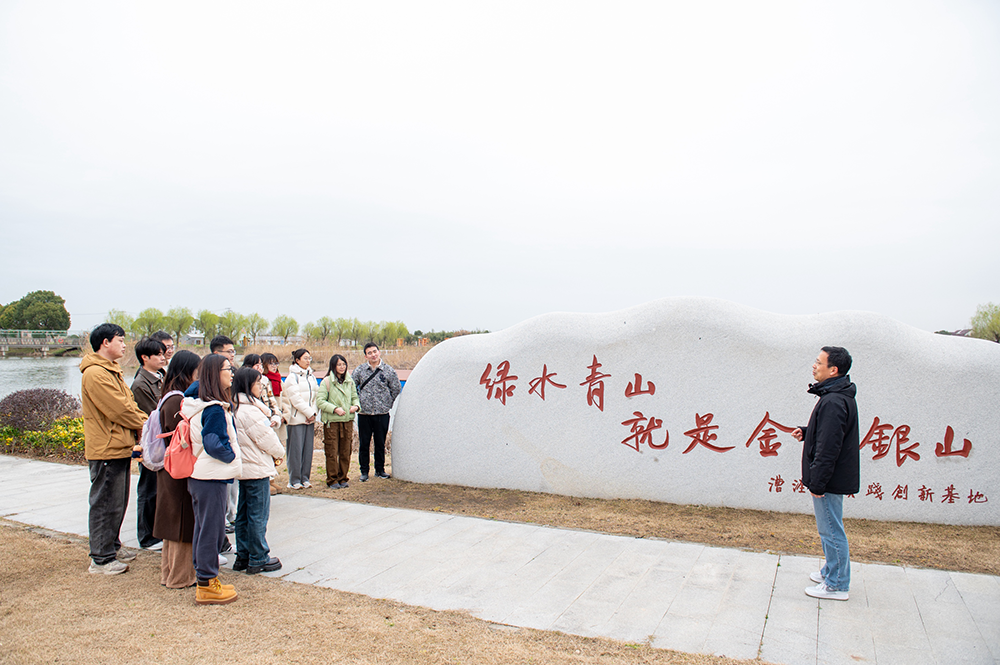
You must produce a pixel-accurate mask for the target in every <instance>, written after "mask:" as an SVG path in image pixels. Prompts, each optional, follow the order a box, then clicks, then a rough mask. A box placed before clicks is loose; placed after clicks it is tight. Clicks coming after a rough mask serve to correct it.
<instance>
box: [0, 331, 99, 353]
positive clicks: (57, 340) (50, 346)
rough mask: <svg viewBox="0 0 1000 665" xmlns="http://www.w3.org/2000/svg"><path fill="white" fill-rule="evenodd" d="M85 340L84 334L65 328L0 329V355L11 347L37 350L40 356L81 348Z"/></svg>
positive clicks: (11, 348)
mask: <svg viewBox="0 0 1000 665" xmlns="http://www.w3.org/2000/svg"><path fill="white" fill-rule="evenodd" d="M86 341H87V336H86V334H84V333H71V332H69V331H67V330H0V357H4V356H6V355H7V352H8V351H11V350H13V349H29V350H33V351H39V352H41V354H42V356H48V355H49V354H56V355H58V354H62V353H65V352H66V351H69V350H72V349H82V348H83V345H84V344H85V343H86Z"/></svg>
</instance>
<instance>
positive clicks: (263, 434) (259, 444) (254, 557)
mask: <svg viewBox="0 0 1000 665" xmlns="http://www.w3.org/2000/svg"><path fill="white" fill-rule="evenodd" d="M264 380H265V381H266V380H267V379H264ZM262 390H263V385H262V384H261V373H260V372H258V371H257V370H255V369H254V368H252V367H243V368H241V369H240V370H239V371H238V372H236V376H235V377H234V378H233V393H234V394H235V395H236V399H235V400H234V402H235V404H234V406H233V409H234V411H235V413H234V415H235V416H236V434H237V437H238V438H239V442H240V451H241V453H242V454H243V465H242V471H241V472H240V475H239V476H237V477H238V479H239V481H240V498H239V501H238V502H237V504H236V562H235V563H234V564H233V570H245V571H246V572H247V574H248V575H255V574H256V573H260V572H271V571H274V570H279V569H280V568H281V561H279V560H278V559H276V558H274V557H272V556H271V549H270V547H268V545H267V538H266V535H267V520H268V518H269V517H270V514H271V487H270V481H271V478H274V477H275V476H276V475H277V473H278V472H277V471H276V470H275V468H274V465H275V462H276V461H277V462H278V463H280V460H281V457H282V456H283V455H284V453H285V449H284V448H283V447H282V445H281V442H280V441H278V435H277V434H275V433H274V429H272V427H271V410H270V409H269V408H268V406H267V405H266V404H264V402H263V401H261V392H262Z"/></svg>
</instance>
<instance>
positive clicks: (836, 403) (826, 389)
mask: <svg viewBox="0 0 1000 665" xmlns="http://www.w3.org/2000/svg"><path fill="white" fill-rule="evenodd" d="M809 392H810V393H812V394H814V395H819V402H817V403H816V406H815V408H813V412H812V415H811V416H810V417H809V425H807V426H806V427H803V428H802V444H803V445H802V484H803V485H805V486H806V487H808V488H809V491H810V492H812V493H813V494H826V493H827V492H832V493H833V494H857V493H858V491H859V490H860V489H861V470H860V466H861V461H860V458H861V454H860V451H859V450H858V446H859V444H860V443H861V439H860V434H859V432H858V404H857V402H855V401H854V396H855V395H856V394H857V392H858V389H857V386H855V385H854V384H853V383H851V377H850V376H842V377H834V378H832V379H827V380H826V381H823V382H822V383H816V384H813V385H811V386H809Z"/></svg>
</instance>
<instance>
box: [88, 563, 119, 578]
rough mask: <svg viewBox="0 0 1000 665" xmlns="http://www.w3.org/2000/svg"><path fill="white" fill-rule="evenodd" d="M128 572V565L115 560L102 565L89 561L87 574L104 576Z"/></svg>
mask: <svg viewBox="0 0 1000 665" xmlns="http://www.w3.org/2000/svg"><path fill="white" fill-rule="evenodd" d="M127 570H128V564H127V563H122V562H121V561H119V560H117V559H112V560H111V561H109V562H107V563H103V564H97V563H94V560H93V559H91V560H90V568H89V570H88V572H91V573H102V574H104V575H121V574H122V573H124V572H126V571H127Z"/></svg>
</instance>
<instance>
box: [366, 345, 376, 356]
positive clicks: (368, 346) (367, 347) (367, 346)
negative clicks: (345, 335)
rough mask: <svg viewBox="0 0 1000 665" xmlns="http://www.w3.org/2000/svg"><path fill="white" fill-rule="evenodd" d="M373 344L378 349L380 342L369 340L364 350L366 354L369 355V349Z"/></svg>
mask: <svg viewBox="0 0 1000 665" xmlns="http://www.w3.org/2000/svg"><path fill="white" fill-rule="evenodd" d="M373 346H374V347H375V348H376V349H377V348H378V344H376V343H375V342H368V343H367V344H365V350H364V354H365V355H366V356H367V355H368V349H370V348H372V347H373Z"/></svg>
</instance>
